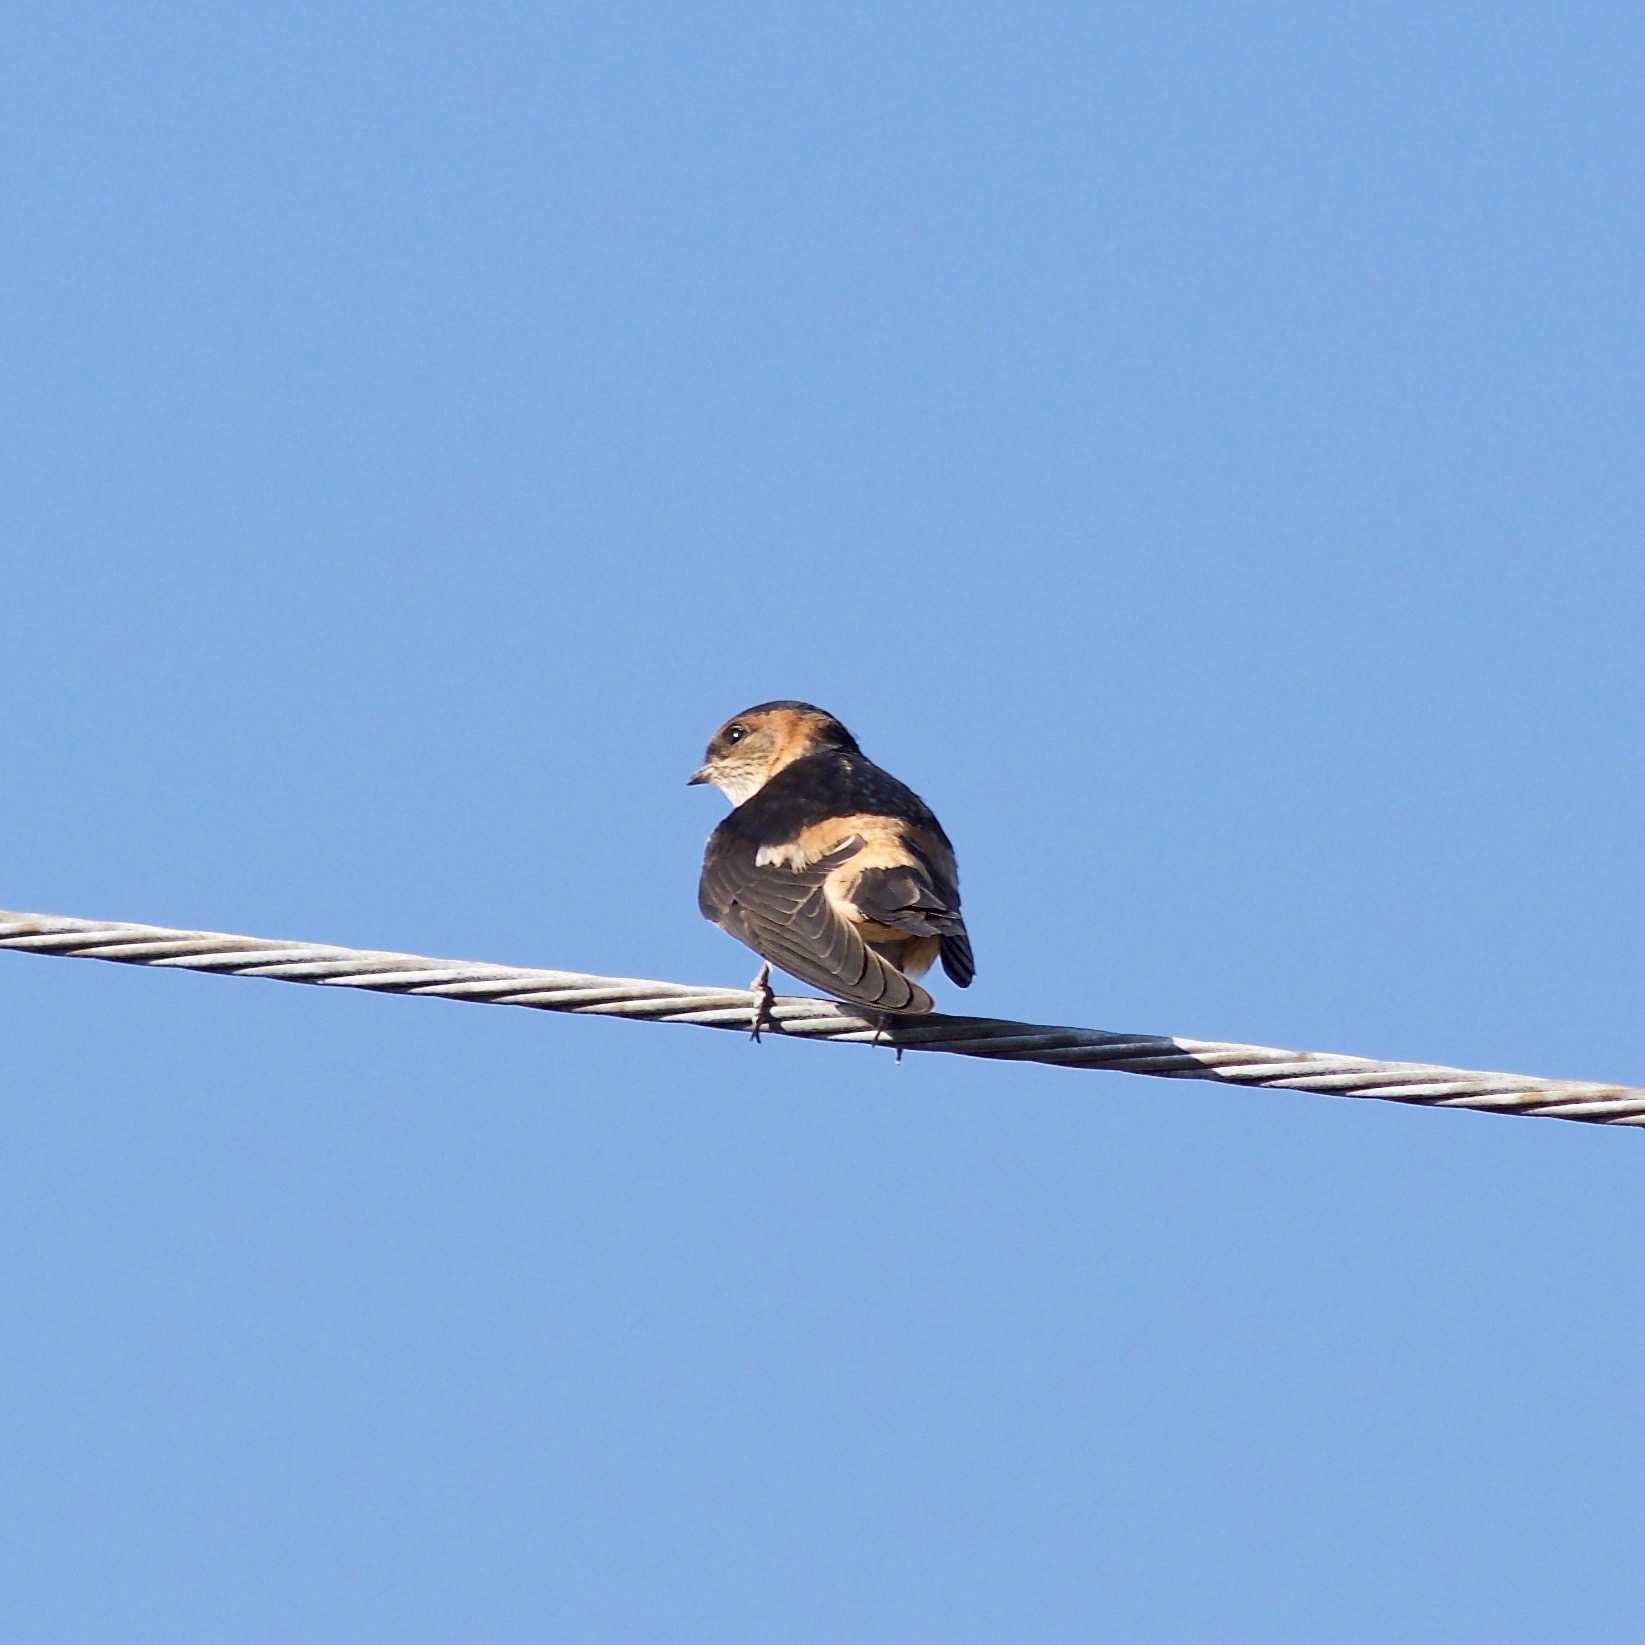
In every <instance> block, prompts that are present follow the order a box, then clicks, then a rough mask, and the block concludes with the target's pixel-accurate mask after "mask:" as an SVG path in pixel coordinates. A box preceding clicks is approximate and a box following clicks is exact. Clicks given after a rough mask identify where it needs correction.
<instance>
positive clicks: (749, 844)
mask: <svg viewBox="0 0 1645 1645" xmlns="http://www.w3.org/2000/svg"><path fill="white" fill-rule="evenodd" d="M687 783H688V784H691V783H712V784H713V785H714V786H715V787H716V788H718V789H719V790H720V792H721V793H723V794H724V795H725V797H726V798H727V799H728V800H730V801H731V804H732V806H733V807H734V808H735V809H733V810H732V812H731V814H730V815H729V816H727V817H726V818H725V819H724V820H723V821H722V822H721V823H720V825H719V827H717V828H716V829H715V830H714V832H713V833H712V834H711V835H710V836H709V838H708V847H707V849H706V850H705V851H704V853H703V871H702V878H701V880H700V881H699V882H698V886H697V905H698V907H699V908H701V909H702V912H703V916H704V918H705V919H708V920H711V921H712V922H713V923H714V924H715V925H717V926H719V927H720V928H721V929H722V930H724V931H727V932H729V933H730V934H731V935H732V936H733V937H735V938H737V940H738V941H739V942H743V943H746V944H747V945H748V947H750V948H752V949H753V950H754V952H755V953H756V954H758V955H759V956H760V958H761V959H762V960H763V961H764V962H765V963H764V964H763V965H762V966H761V967H760V973H759V975H758V976H757V977H756V978H755V979H754V981H753V982H752V983H751V984H750V987H751V988H753V990H754V991H755V992H756V993H757V994H759V995H760V1001H759V1003H758V1005H757V1006H756V1007H755V1011H754V1023H753V1029H754V1038H755V1039H758V1038H759V1036H760V1029H761V1027H762V1026H764V1023H765V1021H766V1018H767V1015H768V1013H769V1010H770V1005H771V1000H772V997H773V996H772V992H771V985H770V981H769V978H770V974H771V967H772V966H773V965H777V966H780V967H781V968H782V969H783V970H784V971H787V972H790V973H791V974H792V975H794V976H796V977H798V978H800V979H801V980H802V981H803V982H808V983H810V984H811V985H812V986H813V987H816V988H821V989H823V990H824V991H825V992H827V993H829V994H832V995H834V996H835V997H836V998H838V999H842V1000H846V1001H849V1002H850V1003H851V1004H852V1005H860V1006H862V1007H863V1008H864V1009H865V1010H868V1011H872V1012H878V1013H880V1014H882V1015H887V1016H889V1015H898V1014H910V1015H911V1014H915V1013H918V1012H924V1011H929V1010H930V1009H931V1003H932V1002H931V996H930V995H929V994H928V993H926V991H925V990H924V989H923V988H922V987H920V985H919V983H918V982H917V981H915V979H916V978H917V977H920V976H923V975H924V974H925V973H926V972H927V971H929V970H930V969H931V966H932V964H933V963H934V962H935V961H936V959H937V958H938V957H939V956H940V957H941V959H942V966H943V970H944V971H946V972H947V973H948V975H949V977H950V979H951V980H952V981H953V982H955V983H956V984H957V985H958V986H959V987H961V988H967V987H969V986H970V983H971V979H972V978H973V977H974V976H975V975H976V969H977V968H976V964H975V962H974V961H973V959H972V956H971V938H970V936H969V934H968V933H967V931H966V929H965V920H964V919H963V918H962V916H961V914H960V886H959V873H958V870H957V869H956V867H955V863H954V848H953V846H952V845H950V844H949V841H948V836H947V835H946V834H945V833H943V831H942V824H941V823H939V822H938V821H937V819H936V817H935V816H934V815H932V812H931V808H930V807H929V806H928V805H926V803H925V802H924V801H923V800H922V799H921V798H920V797H919V795H918V794H916V793H915V792H914V791H913V790H912V789H911V788H909V787H908V786H907V785H906V784H904V783H900V782H898V781H897V779H896V778H895V777H893V776H892V775H891V773H890V772H888V771H882V770H881V769H880V768H879V766H877V765H875V764H874V762H873V761H872V760H870V759H869V758H868V757H867V756H866V755H865V754H864V753H863V751H862V750H861V749H860V748H859V747H858V746H857V739H856V738H855V737H853V736H852V735H851V733H850V732H849V731H847V730H846V728H845V727H844V726H843V725H841V724H840V722H839V721H838V720H836V719H835V718H834V716H833V715H832V714H828V713H825V712H824V711H823V710H822V709H820V708H817V707H814V706H813V705H812V704H811V703H802V702H793V701H787V700H785V701H780V702H769V703H759V704H757V705H756V706H755V707H753V708H749V709H745V710H744V711H743V712H742V713H741V714H738V715H736V716H734V717H733V718H732V719H729V720H727V721H726V722H725V724H724V725H722V726H721V727H720V728H719V730H718V731H716V732H715V733H714V735H713V736H712V737H711V738H710V739H709V742H708V750H707V753H706V754H705V755H704V757H703V763H702V765H701V766H699V767H698V769H697V770H696V771H694V772H693V773H692V774H691V776H690V777H689V778H687Z"/></svg>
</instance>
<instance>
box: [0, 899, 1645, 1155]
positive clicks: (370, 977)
mask: <svg viewBox="0 0 1645 1645" xmlns="http://www.w3.org/2000/svg"><path fill="white" fill-rule="evenodd" d="M0 948H11V949H17V950H19V951H21V952H25V953H33V954H59V955H65V956H70V957H75V958H80V959H98V960H118V961H121V962H122V963H125V964H129V965H152V966H162V967H173V968H177V969H182V970H187V971H208V972H214V973H217V974H219V975H227V976H236V977H273V978H276V979H278V980H279V981H282V982H309V983H321V984H324V985H327V986H331V987H338V988H369V989H372V990H374V991H376V992H380V993H389V994H424V995H433V996H435V997H437V998H440V999H452V1000H475V1001H479V1002H480V1003H482V1004H486V1005H523V1006H529V1007H532V1008H533V1009H535V1010H539V1011H568V1012H573V1013H576V1014H578V1015H595V1016H607V1017H632V1018H636V1019H639V1020H641V1021H645V1022H684V1023H691V1024H693V1025H695V1026H697V1027H699V1028H730V1029H733V1030H735V1031H737V1032H739V1033H746V1032H747V1031H748V1026H749V1022H750V1019H751V1015H752V1012H753V1009H754V1005H755V1001H756V996H755V995H754V994H752V993H750V992H749V991H748V990H746V989H741V988H709V987H699V986H694V985H690V984H686V983H677V982H655V981H652V980H650V979H647V978H637V977H598V976H589V975H587V974H585V973H583V972H580V971H542V970H536V969H533V968H530V967H525V966H515V965H488V964H485V963H484V962H481V961H478V960H443V959H430V958H428V957H427V956H425V955H422V954H396V953H385V952H378V951H375V950H371V949H361V948H338V947H335V946H333V945H331V944H328V943H314V942H288V941H283V940H279V939H273V938H269V937H239V936H232V935H230V934H229V933H227V932H222V931H178V930H173V929H171V928H170V927H167V926H160V925H130V924H125V923H121V922H116V921H110V920H82V919H73V918H70V917H68V916H65V915H57V914H16V913H9V912H6V911H4V910H0ZM770 1022H771V1026H772V1028H773V1029H774V1030H775V1031H777V1032H780V1033H782V1034H784V1035H787V1036H789V1037H792V1038H803V1039H821V1040H843V1041H846V1042H848V1043H851V1044H864V1045H866V1044H873V1043H875V1042H876V1041H877V1042H878V1043H880V1044H882V1045H887V1044H888V1045H891V1046H894V1047H896V1048H897V1050H898V1051H899V1053H900V1052H902V1051H948V1052H952V1053H955V1054H957V1055H959V1056H966V1057H991V1058H994V1059H996V1060H999V1061H1006V1062H1041V1063H1051V1064H1054V1065H1057V1066H1061V1067H1070V1068H1106V1069H1109V1070H1111V1071H1113V1072H1116V1073H1124V1074H1153V1075H1159V1076H1163V1077H1164V1078H1167V1079H1201V1080H1216V1081H1219V1082H1221V1083H1224V1084H1232V1085H1254V1086H1274V1087H1279V1088H1282V1089H1286V1090H1292V1091H1317V1092H1321V1093H1324V1094H1325V1095H1328V1096H1336V1097H1380V1098H1383V1099H1384V1100H1386V1101H1389V1102H1404V1103H1417V1104H1422V1105H1424V1106H1427V1107H1434V1108H1477V1109H1483V1110H1485V1111H1487V1112H1490V1113H1498V1114H1534V1115H1544V1116H1547V1117H1549V1118H1552V1119H1568V1120H1584V1121H1587V1122H1589V1123H1591V1124H1597V1125H1642V1126H1645V1087H1640V1086H1626V1085H1607V1084H1600V1083H1597V1082H1594V1081H1590V1080H1555V1079H1540V1078H1537V1077H1534V1076H1531V1075H1526V1074H1495V1073H1484V1072H1479V1071H1475V1070H1473V1069H1466V1068H1444V1067H1439V1066H1436V1065H1434V1064H1429V1063H1417V1062H1385V1061H1381V1060H1379V1059H1376V1058H1373V1057H1350V1056H1343V1055H1340V1054H1338V1053H1336V1052H1330V1051H1284V1050H1276V1049H1274V1048H1273V1047H1271V1046H1264V1045H1231V1044H1226V1043H1223V1042H1219V1041H1215V1040H1190V1039H1176V1038H1173V1037H1170V1036H1166V1035H1161V1034H1119V1033H1111V1032H1107V1031H1105V1030H1103V1029H1097V1028H1057V1027H1050V1026H1046V1025H1044V1024H1040V1023H1028V1022H1009V1021H1002V1020H999V1019H997V1018H992V1017H949V1016H941V1015H936V1014H933V1015H931V1016H925V1017H905V1018H900V1019H894V1020H893V1022H892V1024H891V1026H889V1027H886V1026H883V1025H882V1024H881V1023H880V1022H878V1021H876V1020H875V1019H873V1018H871V1017H867V1016H864V1015H863V1014H861V1013H860V1012H857V1011H854V1010H853V1009H852V1008H851V1007H850V1006H847V1005H839V1004H836V1003H834V1002H833V1001H831V1000H817V999H801V998H788V997H780V998H778V999H776V1000H775V1001H774V1002H773V1003H772V1007H771V1011H770Z"/></svg>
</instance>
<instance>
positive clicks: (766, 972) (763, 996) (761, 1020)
mask: <svg viewBox="0 0 1645 1645" xmlns="http://www.w3.org/2000/svg"><path fill="white" fill-rule="evenodd" d="M748 986H749V989H750V990H751V991H752V992H753V993H755V994H757V995H759V998H758V999H757V1000H756V1001H755V1002H754V1015H753V1017H752V1019H751V1020H750V1022H749V1025H748V1037H749V1038H750V1039H751V1040H753V1042H754V1043H755V1044H756V1045H758V1044H759V1043H760V1030H761V1029H762V1028H765V1027H767V1026H769V1024H770V1022H771V1002H772V1001H773V1000H774V999H776V997H777V991H776V990H775V989H774V988H773V987H772V986H771V967H770V966H769V965H762V966H761V967H760V974H759V975H758V976H757V977H756V978H755V979H754V980H753V981H752V982H751V983H750V984H749V985H748Z"/></svg>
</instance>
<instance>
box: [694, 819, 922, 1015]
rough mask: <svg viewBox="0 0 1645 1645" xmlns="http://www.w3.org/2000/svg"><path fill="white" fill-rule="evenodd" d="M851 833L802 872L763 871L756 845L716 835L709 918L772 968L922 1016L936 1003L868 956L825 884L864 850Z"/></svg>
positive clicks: (707, 860) (703, 891)
mask: <svg viewBox="0 0 1645 1645" xmlns="http://www.w3.org/2000/svg"><path fill="white" fill-rule="evenodd" d="M862 843H863V842H862V836H861V835H858V834H853V835H852V836H851V837H850V838H849V839H847V840H845V841H843V842H842V843H841V844H839V845H837V846H836V847H835V848H834V849H833V850H832V851H830V852H829V853H828V855H827V856H826V857H819V858H818V859H817V860H816V861H815V862H813V863H811V864H810V865H809V866H807V867H805V868H798V869H796V868H787V867H782V866H779V865H777V864H775V863H772V864H767V865H765V866H761V865H760V864H759V863H758V862H757V861H756V860H755V859H756V848H755V846H754V844H753V842H752V841H749V840H747V839H740V838H737V837H736V836H731V837H724V836H721V835H720V834H718V833H716V834H715V835H714V836H713V837H712V838H711V839H710V840H709V842H708V851H707V854H706V855H705V856H704V858H703V874H702V880H701V882H700V883H699V885H698V888H697V900H698V904H699V906H700V907H701V908H702V911H703V913H704V914H706V915H707V916H708V918H709V919H711V920H713V921H714V923H715V924H716V925H718V926H720V927H721V928H722V929H724V930H726V931H729V932H730V933H731V935H732V936H734V937H736V938H737V940H738V941H739V942H745V943H747V944H748V946H749V947H750V948H752V949H753V950H754V952H755V953H756V954H760V955H763V956H764V957H765V958H766V959H768V960H770V961H771V963H772V964H773V965H780V966H781V967H782V968H783V970H784V971H787V972H789V973H790V974H792V975H793V976H796V977H798V978H799V979H800V980H801V981H802V982H808V983H810V984H811V985H812V986H813V987H814V988H822V989H826V990H827V991H828V992H829V993H830V994H835V995H838V996H839V998H841V999H844V1000H849V1001H850V1002H851V1003H852V1004H853V1005H861V1006H864V1007H866V1008H867V1009H868V1010H870V1011H900V1012H920V1011H929V1010H930V1009H931V996H930V995H929V994H928V993H926V991H925V990H924V989H923V988H921V987H920V986H919V984H918V983H916V982H913V981H911V980H910V979H909V978H907V977H905V976H904V975H903V974H902V972H901V971H899V970H898V969H897V968H896V967H895V966H894V965H891V964H889V963H888V962H887V961H886V960H884V959H882V958H881V957H880V956H879V955H878V954H876V953H875V952H874V951H873V949H871V948H870V947H869V946H868V944H867V943H865V942H864V941H863V939H862V938H861V937H860V936H859V935H858V934H857V932H856V931H855V929H854V928H853V927H852V925H851V922H850V921H849V920H847V919H846V918H845V917H844V916H843V915H841V914H840V913H839V912H838V911H837V910H836V909H835V908H834V906H833V904H832V903H831V902H830V901H829V899H828V895H827V893H826V892H825V891H824V889H823V881H824V880H825V879H826V878H827V877H828V875H829V874H830V873H832V872H833V870H835V869H836V868H838V867H840V865H841V864H842V863H845V862H847V861H849V860H850V858H851V857H853V856H854V855H855V854H856V853H857V852H858V851H860V850H861V849H862Z"/></svg>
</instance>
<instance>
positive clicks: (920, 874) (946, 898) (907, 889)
mask: <svg viewBox="0 0 1645 1645" xmlns="http://www.w3.org/2000/svg"><path fill="white" fill-rule="evenodd" d="M850 898H851V901H852V903H853V904H854V905H855V906H856V907H857V908H859V909H861V911H862V914H863V918H864V919H868V920H872V921H873V922H874V923H875V924H876V925H883V926H889V927H890V928H891V929H892V930H893V931H906V932H907V933H908V934H909V935H910V936H912V937H938V938H940V939H941V948H940V952H941V954H942V968H943V970H944V971H946V972H947V973H948V975H949V977H950V978H951V979H952V980H953V981H954V982H955V983H957V984H958V985H959V986H960V987H961V988H967V987H969V986H970V984H971V979H972V978H973V977H974V976H976V974H977V965H976V961H975V960H974V959H973V958H972V957H971V937H970V934H969V933H968V932H967V931H966V929H965V921H964V919H962V918H961V916H960V911H959V906H958V904H959V894H958V892H957V891H956V890H954V889H953V888H952V887H951V886H945V885H943V884H941V883H940V882H939V879H938V877H937V876H936V875H935V874H932V873H931V872H930V871H929V870H928V869H927V867H926V865H925V864H924V863H923V862H921V861H919V860H918V859H915V860H912V861H910V862H907V863H901V864H898V865H897V866H896V867H892V868H865V869H864V870H863V871H862V873H861V874H859V875H858V876H857V880H856V883H855V884H854V885H853V886H852V888H851V892H850Z"/></svg>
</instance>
